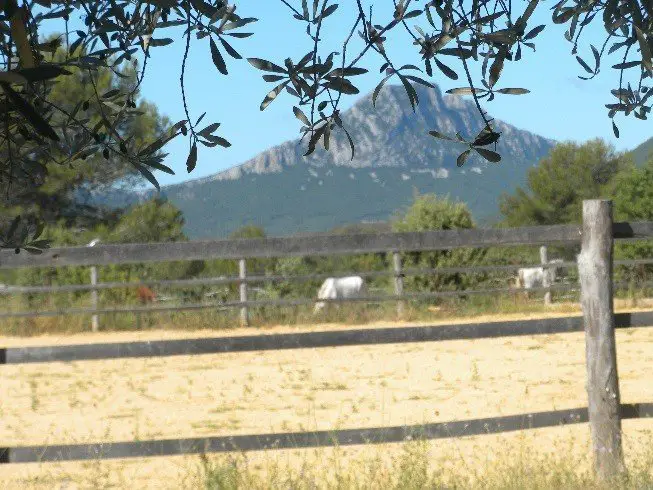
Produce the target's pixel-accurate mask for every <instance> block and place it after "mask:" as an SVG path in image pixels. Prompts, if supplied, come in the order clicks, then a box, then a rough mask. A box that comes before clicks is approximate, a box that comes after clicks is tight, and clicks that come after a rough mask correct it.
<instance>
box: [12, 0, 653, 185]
mask: <svg viewBox="0 0 653 490" xmlns="http://www.w3.org/2000/svg"><path fill="white" fill-rule="evenodd" d="M237 3H238V4H239V3H240V2H235V3H233V4H229V3H227V2H226V1H224V0H208V1H205V0H148V1H133V0H127V1H123V0H103V1H91V0H79V1H75V2H70V1H69V0H35V1H33V2H29V3H27V2H20V4H19V1H18V0H0V88H1V89H2V91H1V93H0V107H1V108H2V111H0V114H2V116H3V121H2V124H0V127H1V128H2V129H1V130H0V131H1V136H0V138H1V139H0V155H1V156H2V159H1V163H0V179H2V180H1V182H2V190H6V189H8V188H9V187H10V185H11V183H12V182H13V181H14V180H15V179H26V180H28V181H30V182H31V185H34V186H38V185H39V180H40V178H41V176H42V175H43V173H44V172H46V171H47V166H48V165H51V164H58V165H63V164H69V163H73V162H75V161H77V160H83V159H85V158H88V157H90V156H91V155H95V154H98V153H99V154H102V155H103V156H104V158H107V159H111V157H112V155H115V156H120V157H121V158H123V159H126V160H127V161H128V162H129V163H130V164H131V165H133V167H134V168H135V169H137V170H138V171H139V172H140V173H141V174H142V175H143V176H145V177H146V178H147V179H148V180H150V181H151V182H152V184H153V185H155V186H156V187H158V183H157V181H156V178H155V176H154V174H153V172H154V171H156V170H159V171H164V172H168V173H171V172H172V170H171V169H169V168H168V167H166V166H165V165H164V164H163V163H162V161H163V157H164V155H162V154H161V153H160V150H161V149H162V148H163V147H164V146H165V144H166V143H168V142H169V141H170V140H171V139H173V138H176V137H178V136H179V135H183V136H186V137H188V139H189V154H188V158H187V162H186V166H187V170H188V171H189V172H191V171H192V170H193V169H194V168H195V167H196V165H197V146H198V144H201V145H204V146H207V147H215V146H222V147H227V146H229V145H230V144H229V142H228V141H227V140H225V139H224V138H222V137H220V136H218V135H217V134H216V131H217V130H218V129H219V126H220V125H219V123H215V122H212V123H208V124H206V123H204V124H206V125H201V123H202V121H203V120H204V117H205V114H202V115H200V116H199V117H197V118H195V117H191V114H190V112H191V111H190V108H189V107H188V105H187V102H186V93H185V86H184V79H185V74H186V71H187V68H188V67H187V60H188V53H189V49H190V45H191V38H194V39H196V40H197V41H198V42H200V43H207V44H208V45H209V48H210V53H211V59H212V62H213V64H214V65H215V67H216V76H219V77H223V76H228V75H229V64H230V63H233V62H241V60H242V58H243V56H242V55H241V54H240V51H239V48H238V40H239V39H242V38H245V37H249V36H251V35H252V34H253V33H252V32H245V31H246V29H249V26H250V24H252V23H254V22H255V21H256V20H257V19H256V18H255V17H251V16H241V15H240V11H238V12H239V13H236V11H237ZM242 3H243V5H245V9H247V10H248V14H249V15H255V14H256V11H257V8H258V7H257V2H242ZM379 3H380V2H378V1H377V2H374V1H372V0H347V1H346V2H341V3H337V2H336V1H335V0H278V6H279V8H280V9H283V10H284V11H287V12H288V14H289V15H291V16H292V17H293V18H294V19H295V20H296V21H297V22H298V23H299V24H301V25H302V28H303V31H305V33H306V36H307V47H306V54H305V55H303V56H302V57H301V58H300V59H297V60H293V59H291V58H286V59H285V60H284V61H283V62H274V61H268V60H264V59H261V58H257V57H249V58H247V60H248V61H249V63H250V64H251V65H252V66H253V67H254V68H256V69H258V70H261V71H263V72H264V75H263V78H264V79H265V80H266V81H267V82H270V83H272V84H274V85H273V87H272V89H271V90H270V91H269V93H268V94H267V95H266V96H265V97H264V99H263V101H262V102H261V106H260V107H261V110H264V109H265V108H266V107H268V106H269V105H270V104H271V103H272V102H273V101H274V100H275V99H277V98H278V97H279V96H280V94H281V93H282V92H285V93H286V94H288V95H290V96H291V97H293V98H294V99H295V104H293V105H292V110H293V113H294V115H295V116H296V117H297V119H298V120H299V121H300V122H301V124H302V126H301V129H300V131H301V133H302V134H303V135H304V136H305V137H306V139H307V141H308V142H307V151H306V155H308V154H310V153H312V152H313V151H314V150H315V149H316V148H317V146H318V145H319V144H321V145H322V146H324V148H325V149H326V150H328V149H329V141H330V135H331V133H332V132H333V131H343V132H344V133H345V134H346V135H347V137H348V139H349V143H350V147H351V154H352V158H353V156H354V152H355V142H354V141H353V140H352V138H351V137H350V136H349V133H348V131H347V128H345V127H344V125H343V121H342V119H341V118H340V115H339V114H340V104H341V100H342V97H343V96H347V95H355V94H357V93H358V92H359V89H358V88H357V87H356V85H355V77H356V76H358V75H361V74H364V73H367V72H368V68H366V67H364V66H362V65H363V63H365V62H366V61H367V60H369V59H370V58H371V57H374V58H376V59H378V61H379V64H380V65H379V67H378V68H379V72H380V73H381V77H382V78H381V81H380V83H379V84H378V86H377V87H376V89H375V91H374V99H375V100H376V97H377V96H378V94H379V92H380V90H382V88H383V86H384V85H385V84H386V83H387V82H388V81H389V80H390V79H398V80H399V81H400V82H401V84H402V85H403V87H404V88H405V91H406V95H407V97H408V99H409V101H410V103H411V105H412V106H413V108H414V107H415V105H416V104H418V103H419V99H418V95H417V92H416V90H415V88H414V84H421V85H425V86H432V84H431V82H430V81H429V80H428V78H430V77H432V76H433V75H434V73H436V72H437V73H442V74H443V75H444V76H446V77H448V78H449V79H451V80H456V81H457V80H459V79H463V80H464V82H462V86H461V87H457V88H454V89H451V90H450V91H449V92H450V93H453V94H468V95H471V96H472V98H473V99H474V101H475V103H476V106H477V108H478V111H479V113H480V116H481V118H482V119H483V122H484V126H485V127H484V129H483V131H482V132H481V133H480V134H478V135H476V136H475V137H474V138H472V139H471V140H467V139H465V138H464V137H463V136H462V135H461V134H460V133H456V135H455V138H454V137H452V136H448V135H446V134H443V133H441V132H440V131H439V130H438V128H433V129H432V131H431V132H430V134H431V135H433V136H434V137H436V138H443V139H452V140H454V141H455V140H457V141H459V142H462V143H464V144H465V145H467V149H465V150H464V151H463V152H462V153H461V155H460V156H459V157H458V164H459V165H463V164H464V162H465V159H466V158H467V156H468V155H470V154H471V152H472V151H475V152H477V153H478V154H480V155H481V156H482V157H483V158H485V159H487V160H489V161H491V162H498V161H500V158H501V157H500V155H499V154H498V153H496V152H495V151H492V150H490V149H489V148H488V147H489V146H490V145H492V144H496V142H497V141H498V140H499V139H500V138H501V134H500V133H499V132H498V131H496V130H495V129H494V126H493V121H492V119H490V118H488V117H487V115H486V113H485V112H484V111H483V109H482V108H481V106H480V101H481V100H484V99H485V100H487V101H492V100H493V99H494V98H495V97H496V95H497V94H500V95H519V94H524V93H527V92H528V90H527V89H525V88H516V87H504V86H502V85H501V76H502V74H503V73H504V71H505V70H506V69H508V68H509V66H510V64H511V63H515V62H518V61H520V60H522V57H523V58H526V55H525V48H528V49H533V50H535V41H536V40H537V37H538V35H539V34H540V33H541V32H542V30H543V29H545V25H534V23H533V22H532V19H533V14H534V13H535V12H536V10H537V9H542V8H544V6H543V2H540V0H529V1H524V2H505V1H504V0H471V1H470V0H457V1H454V0H431V1H425V0H391V2H390V1H388V2H387V5H383V6H379ZM388 7H390V8H389V9H388ZM384 8H385V10H387V13H388V16H387V18H383V17H384V15H385V14H386V12H385V11H384ZM345 9H346V11H347V12H348V14H349V15H350V25H351V27H350V28H349V29H348V30H347V34H346V37H345V39H343V40H342V49H341V51H340V52H327V50H326V48H325V46H324V41H323V33H324V32H325V30H326V29H327V28H328V26H329V24H330V22H332V19H333V14H334V13H335V12H336V11H338V10H339V11H340V12H341V13H342V12H343V11H344V10H345ZM379 10H381V11H382V14H378V11H379ZM551 10H552V18H551V20H552V23H555V24H565V25H568V29H567V31H566V33H565V37H566V39H567V40H568V41H569V42H570V43H571V45H572V49H571V52H572V55H574V56H576V59H577V60H578V63H579V65H580V69H581V70H582V72H583V76H581V77H580V78H582V79H591V78H593V77H594V76H596V75H597V74H598V73H599V71H600V68H601V63H602V61H604V60H605V59H606V58H607V57H608V56H611V55H614V56H618V57H619V62H618V63H615V64H613V65H612V69H615V70H617V71H618V72H619V73H620V77H619V86H618V87H616V88H615V89H614V90H612V95H613V96H614V97H615V99H616V100H615V101H613V102H612V103H610V104H607V106H606V107H607V109H608V111H609V112H608V116H609V117H610V118H614V117H615V116H616V115H617V114H618V113H619V114H623V115H624V116H629V115H633V116H635V117H637V118H639V119H646V118H647V115H648V113H649V112H650V110H651V100H652V99H651V93H653V89H651V88H650V87H649V86H648V85H647V79H648V78H651V76H652V75H653V62H652V59H651V52H653V20H652V14H653V7H652V4H651V2H650V1H638V0H603V1H597V0H559V1H558V2H557V3H555V4H554V5H553V6H552V8H551ZM62 21H63V22H62ZM597 22H602V23H603V27H604V30H605V40H604V42H603V43H602V44H601V45H600V46H594V45H593V44H590V45H589V50H588V49H585V48H584V47H581V45H580V41H581V38H582V34H583V33H584V32H586V30H587V29H588V28H589V27H590V26H591V25H592V24H593V23H597ZM62 24H64V25H65V26H66V30H65V33H64V34H62V35H61V36H59V37H57V38H55V39H53V40H49V41H47V42H44V41H43V40H42V38H40V37H39V33H40V32H42V31H44V30H48V28H50V29H49V30H50V31H52V26H58V28H59V29H60V26H61V25H62ZM176 28H178V29H182V30H183V41H182V42H184V44H185V47H184V55H183V58H182V59H181V60H180V63H181V76H180V81H179V82H180V83H179V84H180V91H181V94H182V99H183V105H184V110H185V115H186V117H185V119H183V120H181V121H178V122H176V123H175V124H173V125H172V126H171V127H170V129H169V131H167V132H166V133H165V134H164V135H162V136H161V137H160V138H158V139H157V140H156V141H154V142H152V143H149V144H144V143H142V142H141V143H138V142H136V141H134V140H132V139H130V138H129V137H127V136H126V135H125V134H124V133H123V132H121V131H120V129H119V128H120V126H121V124H123V122H124V121H125V120H126V119H129V118H132V117H135V116H136V115H137V114H138V109H137V108H136V105H135V102H134V94H135V93H136V90H138V87H139V86H140V83H141V82H142V80H143V78H144V76H145V75H146V69H147V60H148V57H149V56H150V51H151V50H163V49H165V47H166V46H168V45H170V44H172V43H173V42H174V39H173V37H172V34H169V33H171V32H173V31H174V29H176ZM397 30H404V31H405V32H406V33H407V34H408V35H409V36H410V38H411V39H412V44H413V46H414V49H415V50H416V51H417V54H418V56H419V58H421V62H422V66H421V67H420V66H416V65H413V64H399V63H397V61H396V60H394V59H392V58H391V57H390V55H389V54H388V51H387V50H386V45H387V44H388V43H390V42H392V40H391V36H392V35H394V33H395V31H397ZM355 36H358V37H360V39H361V40H362V44H361V45H360V49H358V47H357V49H356V50H355V51H354V50H353V48H352V45H351V41H352V38H354V37H355ZM357 46H358V45H357ZM59 47H63V48H64V49H65V52H66V56H65V57H64V58H63V59H58V58H55V57H54V53H55V52H56V51H57V49H58V48H59ZM348 48H349V49H348ZM581 49H582V51H581ZM352 51H353V52H352ZM585 51H587V54H585ZM225 53H226V55H228V56H225ZM137 54H140V55H142V56H143V59H144V62H143V63H142V67H141V71H140V74H139V77H138V82H137V83H136V85H135V86H134V87H131V88H129V89H111V90H109V91H107V92H101V91H99V90H97V87H96V79H97V76H98V72H99V70H101V69H110V70H112V71H114V72H115V73H116V75H118V73H119V71H118V67H119V66H120V65H121V64H122V63H123V62H132V61H134V59H135V57H136V55H137ZM282 57H283V55H282V54H281V53H280V59H281V58H282ZM227 60H229V63H228V62H227ZM450 60H451V61H450ZM456 60H457V61H458V62H459V64H460V65H462V68H461V67H457V68H454V67H452V65H451V62H452V61H456ZM477 65H480V70H479V73H477V72H476V70H475V68H476V66H477ZM366 66H369V64H368V65H366ZM456 66H457V65H456ZM76 72H83V73H85V74H88V80H89V82H90V84H91V85H92V86H93V88H94V90H93V93H92V95H91V96H90V97H86V96H83V97H82V98H80V100H78V101H77V103H76V104H75V105H74V106H73V107H72V109H66V108H63V107H61V106H59V105H58V104H56V103H55V102H53V100H52V98H51V93H52V89H53V87H54V85H55V84H56V83H57V82H58V81H59V80H61V79H63V78H64V77H69V76H71V75H72V74H73V73H76ZM474 79H477V80H478V81H477V82H475V81H474ZM91 105H94V106H97V107H98V108H99V109H100V112H101V118H100V120H99V121H97V122H95V121H92V120H91V119H90V118H89V117H88V115H87V111H88V109H89V107H90V106H91ZM612 124H613V128H614V132H615V135H617V137H618V135H619V130H618V128H617V126H616V124H615V123H614V121H613V123H612ZM60 155H63V156H60Z"/></svg>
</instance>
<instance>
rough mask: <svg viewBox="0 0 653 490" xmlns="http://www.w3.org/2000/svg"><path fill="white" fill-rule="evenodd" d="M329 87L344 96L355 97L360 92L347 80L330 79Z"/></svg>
mask: <svg viewBox="0 0 653 490" xmlns="http://www.w3.org/2000/svg"><path fill="white" fill-rule="evenodd" d="M327 86H328V87H329V88H330V89H332V90H335V91H336V92H341V93H343V94H350V95H355V94H357V93H359V92H360V90H358V89H357V88H356V87H354V85H352V83H351V82H350V81H349V80H347V79H346V78H329V82H328V84H327Z"/></svg>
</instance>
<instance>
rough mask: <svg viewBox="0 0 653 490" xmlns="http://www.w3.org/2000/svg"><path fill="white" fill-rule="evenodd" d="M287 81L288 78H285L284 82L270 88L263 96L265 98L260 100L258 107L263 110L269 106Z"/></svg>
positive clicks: (288, 81)
mask: <svg viewBox="0 0 653 490" xmlns="http://www.w3.org/2000/svg"><path fill="white" fill-rule="evenodd" d="M289 83H290V80H286V81H285V82H283V83H281V84H279V85H277V86H276V87H274V88H273V89H272V90H270V92H269V93H268V94H267V95H266V96H265V99H263V102H261V107H260V109H261V110H262V111H264V110H265V108H266V107H267V106H269V105H270V103H271V102H272V101H273V100H274V99H276V98H277V95H279V94H280V93H281V91H282V90H283V89H284V88H285V86H286V85H288V84H289Z"/></svg>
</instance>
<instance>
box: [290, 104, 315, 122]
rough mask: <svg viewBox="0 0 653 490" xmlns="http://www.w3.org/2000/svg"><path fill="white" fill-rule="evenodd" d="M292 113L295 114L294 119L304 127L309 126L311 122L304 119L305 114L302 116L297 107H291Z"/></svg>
mask: <svg viewBox="0 0 653 490" xmlns="http://www.w3.org/2000/svg"><path fill="white" fill-rule="evenodd" d="M292 111H293V113H294V114H295V117H296V118H297V119H299V120H300V121H301V122H303V123H304V124H306V126H310V125H311V122H310V121H309V120H308V118H307V117H306V114H304V113H303V112H302V111H301V109H300V108H299V107H293V108H292Z"/></svg>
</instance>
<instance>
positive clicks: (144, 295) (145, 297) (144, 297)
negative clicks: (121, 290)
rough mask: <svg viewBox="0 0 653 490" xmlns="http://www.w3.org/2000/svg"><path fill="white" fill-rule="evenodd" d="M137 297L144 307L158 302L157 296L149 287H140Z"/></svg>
mask: <svg viewBox="0 0 653 490" xmlns="http://www.w3.org/2000/svg"><path fill="white" fill-rule="evenodd" d="M136 297H137V298H138V300H139V301H140V302H141V304H143V305H145V304H147V303H152V302H154V301H156V294H154V291H152V290H151V289H150V288H148V287H147V286H138V289H137V290H136Z"/></svg>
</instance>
